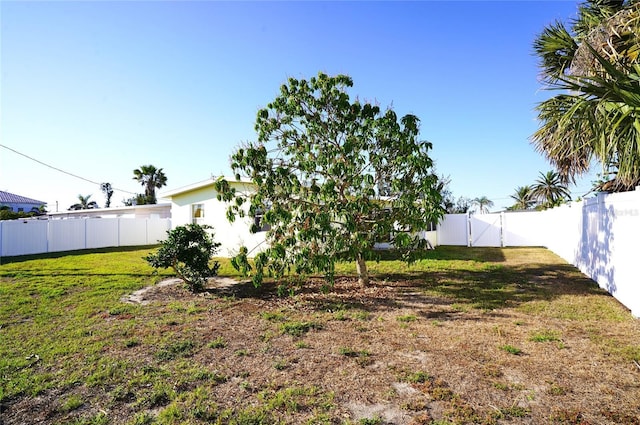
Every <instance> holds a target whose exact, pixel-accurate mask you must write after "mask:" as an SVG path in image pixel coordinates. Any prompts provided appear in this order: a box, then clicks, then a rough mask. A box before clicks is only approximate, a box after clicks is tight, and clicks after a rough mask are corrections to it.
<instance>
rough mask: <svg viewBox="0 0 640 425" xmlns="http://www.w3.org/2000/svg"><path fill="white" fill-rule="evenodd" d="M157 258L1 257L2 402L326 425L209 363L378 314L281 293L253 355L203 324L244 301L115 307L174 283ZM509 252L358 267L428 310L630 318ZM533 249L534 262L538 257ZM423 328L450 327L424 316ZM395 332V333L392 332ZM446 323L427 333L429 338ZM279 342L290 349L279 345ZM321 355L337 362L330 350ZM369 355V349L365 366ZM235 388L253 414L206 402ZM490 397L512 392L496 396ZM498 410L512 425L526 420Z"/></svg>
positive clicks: (622, 350)
mask: <svg viewBox="0 0 640 425" xmlns="http://www.w3.org/2000/svg"><path fill="white" fill-rule="evenodd" d="M154 249H155V248H154V247H143V248H135V249H101V250H93V251H82V252H74V253H58V254H47V255H39V256H25V257H16V258H9V259H6V258H3V259H2V264H0V332H1V333H0V338H1V339H0V402H2V403H5V402H12V401H13V400H16V399H19V398H26V397H36V396H38V395H41V394H44V393H46V392H47V391H49V390H53V391H55V392H56V393H60V394H62V396H60V398H59V399H58V402H57V405H56V406H55V409H56V410H57V412H59V413H60V414H61V413H62V412H64V413H65V414H68V415H78V414H80V412H82V411H83V410H85V409H86V408H87V406H93V405H103V404H102V403H107V404H108V405H109V406H111V405H123V404H124V405H126V406H129V407H130V408H131V409H132V410H133V413H132V414H131V415H130V417H129V419H128V423H130V424H147V423H148V424H151V423H207V422H209V423H216V421H218V422H220V423H260V421H262V423H277V422H278V421H281V420H282V417H281V416H277V415H276V413H274V412H279V413H278V414H288V413H292V412H299V411H302V410H306V411H313V412H314V415H315V418H316V419H317V421H318V423H324V422H322V421H323V420H324V419H323V418H326V415H328V412H330V411H331V409H332V408H333V407H334V406H333V403H334V401H333V394H332V393H331V392H329V391H323V390H321V389H320V388H319V387H316V386H313V385H301V384H297V383H291V384H289V385H280V386H274V387H269V386H266V387H265V386H256V385H255V384H254V383H253V381H252V376H251V373H250V372H249V371H247V372H246V376H245V375H240V374H237V373H236V372H230V371H229V370H226V369H224V370H216V369H214V367H212V366H211V365H212V364H215V361H214V360H213V359H214V356H222V357H225V358H232V359H233V361H234V362H237V363H239V364H242V362H243V361H245V360H252V359H254V358H256V357H257V356H258V354H259V351H260V350H266V351H268V350H269V349H270V348H269V345H268V342H269V340H271V339H274V338H278V337H280V338H283V336H282V335H290V336H293V337H295V339H298V338H300V337H302V336H305V339H306V340H308V341H297V342H295V344H294V345H293V346H294V347H295V348H297V349H298V350H299V351H297V353H303V352H306V349H308V352H316V351H318V350H320V349H322V348H323V347H321V346H319V345H318V344H317V343H316V342H315V341H314V340H313V335H314V333H311V334H309V335H307V334H308V333H309V332H311V331H312V330H314V331H315V330H318V331H321V330H323V329H324V328H325V327H326V328H330V327H332V326H334V325H339V324H340V323H336V322H342V321H344V322H346V323H345V325H348V326H351V328H353V326H354V324H359V325H362V324H366V325H367V327H373V326H377V325H382V324H383V322H381V321H380V322H379V320H382V319H380V318H379V317H378V320H371V317H372V314H375V316H378V314H379V313H378V312H377V311H375V310H371V311H374V313H371V312H369V311H366V310H364V309H363V306H362V305H359V304H358V303H356V302H353V303H349V302H347V301H344V302H343V301H340V302H335V303H334V304H324V305H321V304H318V308H317V309H316V310H315V311H314V312H313V313H311V314H306V315H305V314H303V313H301V312H300V311H296V309H295V302H296V299H295V297H292V299H291V305H293V306H294V307H292V308H291V309H287V308H285V309H283V310H282V311H272V312H261V313H256V312H253V313H252V315H253V318H254V319H255V320H257V321H259V322H260V323H261V325H262V326H264V328H263V332H264V334H265V335H267V332H272V334H270V335H271V336H270V338H265V339H264V340H263V341H260V340H258V339H257V338H256V339H255V340H252V341H247V345H246V347H250V349H249V348H244V347H239V346H238V344H236V345H234V344H233V343H232V342H233V341H230V340H227V339H226V338H225V337H224V336H222V335H221V333H220V330H221V329H222V328H223V324H215V323H214V324H210V316H209V315H210V313H211V311H212V309H218V310H219V311H224V308H226V307H225V306H230V305H235V304H236V303H241V302H243V300H242V299H236V298H234V297H229V298H227V299H223V298H218V299H217V300H216V301H217V302H216V303H214V305H212V303H208V302H207V300H208V298H205V297H202V298H197V299H195V300H191V301H189V302H182V301H172V302H168V303H164V304H163V303H161V302H156V303H152V305H151V306H146V307H143V306H139V305H129V304H124V303H122V302H121V301H120V299H121V297H123V296H124V295H128V294H130V293H132V292H133V291H136V290H138V289H141V288H143V287H145V286H149V285H153V284H154V283H156V282H158V281H159V280H161V279H163V278H164V277H167V276H170V275H171V273H170V271H168V270H167V271H160V273H159V274H158V275H154V274H153V269H152V268H151V267H149V266H148V265H147V263H146V262H145V261H144V260H143V259H142V258H143V257H144V256H146V255H147V254H148V253H149V252H151V251H152V250H154ZM515 251H517V252H518V253H523V252H524V253H527V252H529V251H526V249H523V250H509V249H506V250H505V249H497V248H495V249H494V248H488V249H485V248H482V249H480V248H455V247H440V248H438V249H437V250H435V251H429V252H426V253H423V255H422V256H421V257H420V258H418V259H417V260H416V261H415V262H414V263H413V264H411V265H410V266H407V265H406V263H404V262H402V261H400V260H399V259H397V258H394V256H393V254H391V253H382V258H381V260H380V261H379V262H375V261H372V262H370V263H369V269H370V272H371V274H372V276H373V277H374V278H375V279H376V280H378V281H384V280H385V279H387V280H392V279H395V278H397V279H405V280H410V281H412V282H415V283H416V285H415V286H412V287H411V291H412V293H411V297H412V300H413V301H414V302H418V301H419V297H421V296H422V297H425V299H427V301H425V302H429V301H428V300H429V299H431V298H437V299H438V300H439V302H440V303H441V304H442V305H446V306H449V308H450V309H451V310H452V311H454V312H473V313H475V314H478V315H482V314H484V313H487V312H491V311H493V310H496V309H501V308H514V309H516V310H517V311H518V312H520V313H526V314H528V315H529V316H530V317H531V319H530V320H531V322H533V321H534V320H535V318H536V317H540V318H553V319H557V320H567V321H571V323H586V324H587V325H588V324H589V323H603V322H604V323H611V324H616V323H622V322H625V321H627V320H629V315H628V314H625V312H624V310H623V309H621V308H619V307H618V306H617V304H616V303H614V302H611V300H610V297H608V296H603V292H602V291H601V290H599V289H598V288H597V286H596V285H593V284H592V283H590V282H589V281H587V280H586V279H584V278H583V277H581V275H579V274H578V273H577V272H576V271H574V270H573V269H572V268H571V267H570V266H566V265H562V264H560V265H559V264H544V263H540V264H537V263H536V262H535V261H536V258H535V257H534V256H533V257H531V258H532V263H533V264H528V265H522V266H520V265H516V266H509V267H506V266H504V265H503V263H504V262H505V261H506V258H507V257H508V256H509V255H512V253H513V252H515ZM530 252H531V253H533V254H535V250H531V251H530ZM218 261H220V263H221V269H220V273H221V274H222V275H226V276H230V277H238V276H239V275H238V273H237V272H235V270H233V269H232V268H231V266H230V263H229V261H228V260H226V259H218ZM336 269H337V273H338V274H343V275H354V274H355V266H354V264H352V263H340V264H338V265H337V267H336ZM557 270H562V271H564V272H566V273H567V275H568V276H574V277H575V282H577V284H576V283H575V282H574V283H573V284H572V286H569V284H565V283H557V282H555V281H554V280H553V279H554V278H555V274H557V273H558V271H557ZM545 279H548V280H549V281H552V282H554V283H555V284H554V285H548V284H541V282H542V283H546V282H547V281H546V280H545ZM583 283H584V285H582V284H583ZM563 285H564V286H563ZM576 288H577V289H576ZM254 293H255V292H254ZM576 295H577V296H576ZM249 301H251V299H250V300H249ZM405 311H406V310H405ZM415 311H416V314H405V315H397V314H401V312H400V311H398V312H396V315H394V316H390V317H391V320H389V323H390V324H393V320H394V319H393V317H395V318H396V319H395V320H397V321H398V322H400V324H402V325H404V324H407V323H411V327H417V326H419V325H420V324H421V323H428V322H427V320H425V319H424V317H425V316H422V315H421V313H420V314H418V313H417V311H418V310H417V309H416V310H415ZM375 316H374V317H375ZM230 320H233V319H230ZM370 320H371V322H369V321H370ZM349 321H352V322H349ZM356 321H358V322H360V323H358V322H356ZM362 322H366V323H362ZM378 322H379V323H378ZM413 322H416V323H413ZM431 323H433V324H434V325H435V324H438V325H441V324H442V323H445V324H448V323H449V322H447V321H443V320H435V319H434V320H432V321H431ZM576 326H577V325H576ZM212 327H213V328H212ZM394 327H395V328H397V327H398V323H395V324H394ZM444 327H445V326H438V329H441V328H444ZM227 336H228V335H227ZM561 337H563V335H561V333H560V332H558V331H554V330H550V329H540V330H537V331H535V332H534V333H532V334H531V335H530V341H533V342H540V343H543V342H559V341H561ZM588 337H589V339H590V341H591V342H593V343H594V344H596V346H597V347H599V348H601V349H602V350H604V351H605V352H607V353H611V355H614V356H617V357H618V358H620V359H623V360H626V361H633V360H635V361H638V360H640V346H639V345H637V344H636V345H628V344H622V343H620V341H618V340H617V339H614V338H613V337H610V336H604V335H601V334H600V333H599V332H598V331H597V330H595V329H594V330H593V332H591V333H588ZM363 338H365V337H364V336H363ZM565 338H566V336H565ZM295 339H294V341H295ZM525 339H526V336H525ZM364 341H366V339H365V340H364ZM521 342H522V341H517V342H516V343H518V344H519V343H521ZM287 343H288V344H293V343H292V342H291V339H290V338H289V339H287ZM260 344H263V345H264V347H263V346H261V345H260ZM356 344H357V343H356ZM364 344H366V342H364V343H363V345H364ZM354 345H355V344H354ZM355 346H358V347H361V346H360V345H355ZM489 348H491V347H489ZM499 348H500V349H502V350H504V351H506V352H508V353H511V354H520V353H521V350H520V349H519V348H517V347H514V346H510V345H504V346H501V347H499ZM332 350H333V353H334V355H335V353H336V351H335V350H336V348H335V347H334V348H332ZM337 350H338V354H340V355H342V356H344V357H348V358H353V359H354V360H355V361H356V362H358V364H361V365H362V366H366V365H368V364H370V363H371V361H372V360H371V357H372V354H371V353H370V352H369V351H367V350H364V349H354V348H350V347H342V348H338V349H337ZM296 355H300V356H302V355H303V354H296ZM380 355H381V354H379V353H378V351H377V350H376V354H375V355H374V356H373V357H374V358H377V357H378V356H380ZM202 359H204V360H202ZM273 359H274V361H275V362H274V363H272V364H268V366H271V367H269V369H270V373H274V374H275V373H286V371H287V370H289V369H290V368H292V367H293V366H292V365H293V364H294V363H293V362H294V361H295V359H294V358H291V357H289V356H287V357H286V360H285V358H284V357H277V356H274V357H273ZM281 371H282V372H281ZM490 376H494V374H491V375H490ZM239 378H240V380H241V381H242V384H238V385H241V386H244V387H246V389H247V391H248V392H249V393H251V394H253V395H254V398H255V400H254V401H255V403H254V404H251V405H242V406H237V407H236V408H233V409H229V408H223V407H220V406H217V405H216V404H215V403H214V402H213V401H211V399H210V398H209V395H210V393H211V392H212V389H213V388H214V387H216V386H218V385H221V384H222V383H225V382H235V381H234V379H235V380H239ZM429 379H430V378H429V375H427V374H426V373H424V372H414V373H409V374H407V375H406V376H405V378H404V380H405V381H406V382H410V383H424V382H426V381H428V380H429ZM496 385H502V384H496ZM79 388H82V389H84V390H85V392H82V393H81V394H82V395H79V394H77V393H76V391H78V389H79ZM438 388H440V387H437V388H436V389H435V390H434V394H433V397H434V398H435V399H447V398H448V397H449V396H450V394H449V393H450V392H451V391H450V390H449V389H447V388H444V387H442V388H440V389H438ZM496 389H502V390H504V391H506V390H509V388H508V387H505V388H504V389H503V388H499V387H498V386H496ZM548 392H549V393H550V394H552V395H554V396H556V397H558V398H560V397H561V396H562V395H563V394H564V393H565V392H567V390H566V389H565V388H564V387H560V386H559V385H557V384H552V385H551V386H550V388H549V390H548ZM105 400H106V401H105ZM462 407H464V406H462ZM462 407H461V408H460V410H463V409H462ZM110 409H111V407H109V408H108V409H105V410H110ZM501 410H502V411H503V413H504V414H505V415H507V416H511V417H519V416H521V415H526V414H527V413H528V412H526V411H517V410H516V409H512V410H509V409H504V408H503V409H501ZM150 411H154V412H158V414H157V415H156V414H155V413H154V414H150V413H149V412H150ZM558 415H560V414H558ZM74 418H75V416H74ZM232 418H233V419H232ZM58 419H60V418H58ZM65 421H66V422H64V423H87V424H89V423H108V422H109V419H108V418H107V417H106V416H105V415H104V414H103V413H101V412H96V411H93V412H92V413H87V415H86V416H82V417H79V418H76V419H70V420H68V421H67V420H66V419H65ZM73 421H75V422H73ZM233 421H235V422H233ZM327 422H328V423H329V421H328V420H327ZM112 423H113V422H112Z"/></svg>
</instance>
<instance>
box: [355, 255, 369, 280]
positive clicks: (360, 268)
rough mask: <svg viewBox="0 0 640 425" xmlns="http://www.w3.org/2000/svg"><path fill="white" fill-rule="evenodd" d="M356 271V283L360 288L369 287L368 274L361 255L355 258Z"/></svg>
mask: <svg viewBox="0 0 640 425" xmlns="http://www.w3.org/2000/svg"><path fill="white" fill-rule="evenodd" d="M356 271H357V272H358V283H359V284H360V286H361V287H363V288H364V287H367V286H369V272H368V271H367V263H366V261H365V260H364V258H362V255H361V254H358V256H357V257H356Z"/></svg>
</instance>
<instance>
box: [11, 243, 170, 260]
mask: <svg viewBox="0 0 640 425" xmlns="http://www.w3.org/2000/svg"><path fill="white" fill-rule="evenodd" d="M158 246H159V245H157V244H156V245H142V246H119V247H108V248H93V249H80V250H75V251H57V252H46V253H43V254H31V255H16V256H12V257H0V265H3V264H11V263H21V262H23V261H31V260H42V259H47V258H62V257H69V256H79V255H87V254H106V253H111V252H131V251H140V250H143V249H153V248H157V247H158Z"/></svg>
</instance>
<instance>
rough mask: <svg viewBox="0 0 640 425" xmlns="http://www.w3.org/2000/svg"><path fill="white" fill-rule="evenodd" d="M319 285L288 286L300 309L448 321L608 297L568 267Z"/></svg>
mask: <svg viewBox="0 0 640 425" xmlns="http://www.w3.org/2000/svg"><path fill="white" fill-rule="evenodd" d="M323 285H325V282H324V281H323V280H322V279H320V278H311V279H308V280H307V281H306V282H305V283H304V285H302V286H299V287H293V291H294V293H295V297H296V298H297V302H299V303H303V304H304V305H305V307H306V309H310V310H314V311H322V312H331V311H334V310H336V309H342V310H364V311H367V312H369V313H380V312H388V311H390V310H393V309H411V310H414V311H416V312H418V314H419V315H420V316H422V317H425V318H430V319H434V318H435V319H438V320H451V319H460V318H462V317H463V316H464V315H463V314H462V313H464V312H468V311H478V312H492V314H499V313H497V312H496V311H497V310H501V309H508V308H516V307H518V306H519V305H522V304H524V303H527V302H531V301H548V302H550V301H552V300H554V299H556V298H558V297H561V296H564V295H585V296H586V295H597V296H604V297H610V295H609V294H608V293H607V292H606V291H604V290H602V289H601V288H599V287H598V285H597V284H596V283H595V282H593V281H592V280H591V279H589V278H587V277H585V276H584V275H582V274H581V273H580V272H579V271H578V270H577V269H576V268H575V267H573V266H571V265H568V264H549V265H545V264H531V265H524V264H518V265H510V266H506V265H505V266H497V267H491V268H485V269H481V270H471V269H464V270H438V271H421V272H415V273H406V274H405V273H399V274H393V275H389V274H385V275H384V276H383V278H380V277H375V278H374V279H373V280H372V283H371V285H370V286H369V287H367V288H366V289H363V288H360V287H359V285H358V284H357V279H356V278H355V277H354V276H339V277H337V278H336V282H335V284H334V285H333V286H332V287H329V288H328V290H327V291H325V292H323V291H322V287H323ZM227 290H228V291H230V292H229V294H233V295H234V296H235V297H237V298H239V299H242V298H259V299H262V300H269V299H272V300H274V299H283V297H282V296H281V294H279V293H278V284H277V283H275V282H268V283H265V284H264V285H263V286H261V287H259V288H255V287H254V286H253V285H252V284H251V283H250V282H243V283H239V284H237V285H234V286H233V287H231V288H227ZM214 293H215V291H214ZM285 297H286V295H285Z"/></svg>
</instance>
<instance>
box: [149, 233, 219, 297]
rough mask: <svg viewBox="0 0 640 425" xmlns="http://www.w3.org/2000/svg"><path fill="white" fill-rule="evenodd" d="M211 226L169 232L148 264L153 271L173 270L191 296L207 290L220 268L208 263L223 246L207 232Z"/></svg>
mask: <svg viewBox="0 0 640 425" xmlns="http://www.w3.org/2000/svg"><path fill="white" fill-rule="evenodd" d="M208 229H211V226H206V225H204V226H201V225H198V224H187V225H186V226H178V227H176V228H175V229H173V230H171V231H168V232H167V234H168V235H169V236H168V237H167V239H166V240H165V241H164V242H163V243H162V246H161V247H160V249H159V250H158V252H157V253H155V254H149V255H147V256H146V257H145V260H147V262H148V263H149V264H150V265H151V266H152V267H154V268H155V269H158V268H165V269H166V268H169V267H171V268H172V269H173V270H174V271H175V272H176V274H177V275H178V277H179V278H180V279H182V280H183V281H184V282H185V283H186V284H187V287H188V288H189V290H190V291H191V292H200V291H202V290H203V289H204V285H205V283H206V281H207V278H209V277H212V276H215V275H217V274H218V269H219V268H220V264H219V263H218V262H217V261H214V262H213V266H211V265H210V264H209V263H210V261H211V257H212V256H213V255H214V254H215V253H216V252H217V250H218V248H219V247H220V244H219V243H217V242H214V240H213V235H212V234H211V233H209V232H208V231H207V230H208Z"/></svg>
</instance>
